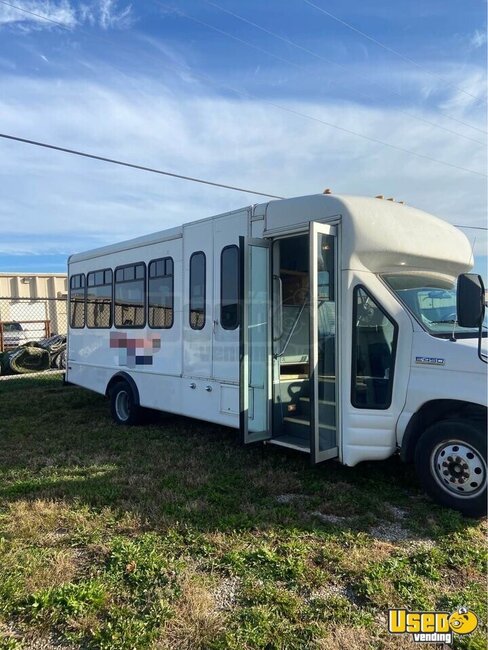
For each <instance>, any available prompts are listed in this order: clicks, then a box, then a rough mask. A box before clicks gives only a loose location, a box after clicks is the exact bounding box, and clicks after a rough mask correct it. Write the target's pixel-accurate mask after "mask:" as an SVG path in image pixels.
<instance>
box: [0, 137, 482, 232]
mask: <svg viewBox="0 0 488 650" xmlns="http://www.w3.org/2000/svg"><path fill="white" fill-rule="evenodd" d="M0 138H4V139H6V140H13V141H15V142H22V143H24V144H31V145H34V146H36V147H43V148H45V149H53V150H54V151H61V152H62V153H69V154H72V155H75V156H81V157H83V158H91V159H93V160H100V161H102V162H108V163H112V164H114V165H121V166H122V167H130V168H132V169H138V170H140V171H145V172H151V173H153V174H161V175H163V176H171V177H173V178H179V179H181V180H185V181H192V182H194V183H203V184H204V185H212V186H213V187H222V188H224V189H227V190H234V191H236V192H245V193H246V194H256V195H258V196H265V197H267V198H272V199H282V200H285V198H286V197H284V196H277V195H275V194H267V193H265V192H257V191H255V190H248V189H244V188H242V187H234V186H233V185H224V184H223V183H214V182H212V181H207V180H203V179H201V178H193V177H191V176H182V175H181V174H174V173H173V172H167V171H163V170H161V169H154V168H152V167H144V166H142V165H135V164H133V163H128V162H124V161H122V160H115V159H114V158H105V157H104V156H97V155H95V154H91V153H87V152H85V151H78V150H76V149H67V148H65V147H58V146H56V145H53V144H47V143H46V142H38V141H36V140H28V139H27V138H19V137H18V136H14V135H8V134H6V133H0ZM455 227H456V228H470V229H473V230H488V228H483V227H481V226H463V225H459V224H456V225H455Z"/></svg>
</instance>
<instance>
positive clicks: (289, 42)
mask: <svg viewBox="0 0 488 650" xmlns="http://www.w3.org/2000/svg"><path fill="white" fill-rule="evenodd" d="M203 2H205V4H207V5H209V6H211V7H214V8H215V9H218V10H219V11H222V12H224V13H226V14H228V15H229V16H233V17H234V18H236V19H237V20H240V21H241V22H243V23H247V24H248V25H251V26H252V27H255V28H256V29H259V30H260V31H262V32H264V33H265V34H268V35H269V36H272V37H273V38H276V39H278V40H280V41H282V42H283V43H286V44H287V45H290V46H292V47H294V48H296V49H298V50H301V51H302V52H306V53H307V54H309V55H310V56H312V57H314V58H316V59H319V60H320V61H323V62H324V63H327V64H332V65H335V66H338V67H339V68H341V69H343V70H346V71H347V70H348V68H347V66H345V65H343V64H341V63H338V62H337V61H332V60H330V59H327V58H326V57H324V56H322V55H321V54H318V53H317V52H314V51H313V50H310V49H309V48H307V47H304V46H303V45H300V43H297V42H296V41H292V40H291V39H289V38H286V37H285V36H282V35H281V34H277V33H276V32H273V31H271V30H270V29H267V28H266V27H263V26H262V25H259V24H258V23H256V22H254V21H252V20H249V19H248V18H245V17H244V16H241V15H240V14H237V13H236V12H235V11H231V10H230V9H227V8H226V7H222V6H221V5H219V4H217V3H216V2H213V1H212V0H203ZM375 85H376V86H378V87H379V88H381V86H380V85H379V84H377V83H376V84H375ZM381 89H382V88H381ZM382 90H383V89H382ZM389 91H390V92H391V93H392V94H393V95H395V96H397V97H400V98H402V99H403V95H402V94H401V93H399V92H396V91H395V90H393V89H392V88H390V89H389ZM437 112H438V113H439V114H440V115H443V116H444V117H446V118H448V119H449V120H452V121H453V122H457V123H458V124H462V125H463V126H467V127H468V128H470V129H473V130H474V131H478V132H479V133H483V135H487V131H485V130H483V129H480V128H479V127H477V126H474V125H473V124H470V123H469V122H465V121H464V120H461V119H459V118H457V117H453V116H452V115H449V113H446V112H444V111H441V110H439V109H437ZM476 142H477V141H476Z"/></svg>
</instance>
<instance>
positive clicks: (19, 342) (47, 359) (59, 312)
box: [0, 296, 68, 379]
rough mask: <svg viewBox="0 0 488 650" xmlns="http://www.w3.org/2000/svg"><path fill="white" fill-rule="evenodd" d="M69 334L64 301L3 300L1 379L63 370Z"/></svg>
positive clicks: (0, 304)
mask: <svg viewBox="0 0 488 650" xmlns="http://www.w3.org/2000/svg"><path fill="white" fill-rule="evenodd" d="M67 330H68V302H67V299H66V298H65V297H62V298H52V297H36V298H32V297H29V298H16V297H1V296H0V379H4V378H6V377H9V376H13V375H19V374H27V373H32V372H41V371H42V372H45V371H48V370H60V369H62V368H64V366H65V361H66V334H67Z"/></svg>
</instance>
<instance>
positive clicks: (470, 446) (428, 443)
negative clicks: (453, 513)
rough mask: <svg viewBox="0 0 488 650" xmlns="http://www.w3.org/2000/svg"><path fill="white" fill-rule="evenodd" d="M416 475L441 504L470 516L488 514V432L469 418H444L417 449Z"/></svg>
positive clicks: (422, 437)
mask: <svg viewBox="0 0 488 650" xmlns="http://www.w3.org/2000/svg"><path fill="white" fill-rule="evenodd" d="M415 466H416V469H417V474H418V476H419V478H420V481H421V482H422V484H423V486H424V488H425V490H426V492H427V493H428V494H429V495H430V496H431V497H432V498H433V499H434V500H435V501H437V502H438V503H441V504H442V505H445V506H448V507H449V508H453V509H454V510H459V511H460V512H462V513H463V514H464V515H467V516H468V517H482V516H483V515H486V512H487V503H486V497H487V495H486V477H487V471H486V470H487V462H486V432H484V431H483V427H481V426H477V424H476V423H473V422H470V421H469V420H441V421H440V422H436V423H435V424H433V425H431V426H430V427H428V428H427V429H426V430H425V431H424V433H423V434H422V436H421V437H420V440H419V441H418V443H417V446H416V448H415Z"/></svg>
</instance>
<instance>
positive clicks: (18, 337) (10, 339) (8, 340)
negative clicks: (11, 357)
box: [2, 321, 27, 350]
mask: <svg viewBox="0 0 488 650" xmlns="http://www.w3.org/2000/svg"><path fill="white" fill-rule="evenodd" d="M2 329H3V348H4V350H11V349H13V348H17V347H19V345H23V344H24V343H26V342H27V334H26V333H25V331H24V328H23V327H22V325H21V324H20V323H18V322H16V321H13V322H10V323H3V328H2Z"/></svg>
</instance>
